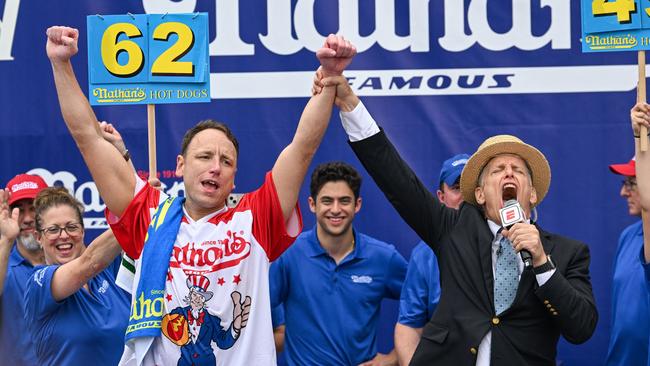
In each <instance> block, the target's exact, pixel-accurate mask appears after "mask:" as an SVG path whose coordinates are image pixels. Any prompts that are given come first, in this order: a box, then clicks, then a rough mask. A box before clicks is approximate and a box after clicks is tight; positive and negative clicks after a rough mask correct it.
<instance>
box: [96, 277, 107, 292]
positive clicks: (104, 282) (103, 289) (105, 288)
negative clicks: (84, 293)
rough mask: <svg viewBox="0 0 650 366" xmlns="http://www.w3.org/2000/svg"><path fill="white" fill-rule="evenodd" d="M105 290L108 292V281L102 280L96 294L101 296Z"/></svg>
mask: <svg viewBox="0 0 650 366" xmlns="http://www.w3.org/2000/svg"><path fill="white" fill-rule="evenodd" d="M106 290H108V281H106V280H104V281H102V285H101V286H100V287H99V289H97V292H99V293H100V294H103V293H105V292H106Z"/></svg>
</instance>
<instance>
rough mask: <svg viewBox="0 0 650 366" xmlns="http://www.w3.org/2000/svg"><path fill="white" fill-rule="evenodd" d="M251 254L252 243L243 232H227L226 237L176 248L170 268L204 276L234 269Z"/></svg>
mask: <svg viewBox="0 0 650 366" xmlns="http://www.w3.org/2000/svg"><path fill="white" fill-rule="evenodd" d="M250 254H251V243H250V242H249V241H246V239H245V236H244V232H243V231H238V232H236V231H230V230H228V231H227V232H226V237H225V238H223V239H217V240H205V241H203V242H202V243H199V244H195V243H194V242H191V243H186V244H185V245H182V246H174V249H173V252H172V257H171V259H170V261H169V266H170V267H172V268H182V269H183V270H184V271H185V272H186V273H187V274H189V273H193V274H203V273H210V272H216V271H218V270H220V269H224V268H229V267H234V266H236V265H238V264H239V263H240V262H241V261H242V260H244V259H245V258H246V257H248V256H249V255H250Z"/></svg>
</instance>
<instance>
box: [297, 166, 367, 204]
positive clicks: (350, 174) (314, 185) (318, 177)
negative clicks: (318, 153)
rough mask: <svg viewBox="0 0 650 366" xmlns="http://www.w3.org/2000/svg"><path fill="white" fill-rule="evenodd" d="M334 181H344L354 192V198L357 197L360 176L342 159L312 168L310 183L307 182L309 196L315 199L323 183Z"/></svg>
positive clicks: (359, 187)
mask: <svg viewBox="0 0 650 366" xmlns="http://www.w3.org/2000/svg"><path fill="white" fill-rule="evenodd" d="M336 181H344V182H346V183H347V184H348V186H349V187H350V189H351V190H352V192H353V193H354V198H355V199H357V198H359V191H360V190H361V176H360V175H359V172H357V170H356V169H354V168H353V167H352V166H351V165H349V164H347V163H344V162H342V161H332V162H329V163H323V164H320V165H319V166H317V167H316V169H314V172H313V173H312V174H311V183H310V184H309V193H310V196H311V198H313V199H316V196H318V193H319V192H320V190H321V188H323V186H324V185H325V183H328V182H336Z"/></svg>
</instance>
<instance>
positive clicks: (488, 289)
mask: <svg viewBox="0 0 650 366" xmlns="http://www.w3.org/2000/svg"><path fill="white" fill-rule="evenodd" d="M479 227H480V229H479V232H478V240H477V245H478V253H479V255H480V263H481V269H482V272H483V282H484V284H485V293H486V294H487V298H488V300H489V301H490V302H489V304H488V307H489V308H493V307H494V275H493V273H492V240H493V239H494V238H493V237H492V231H490V227H489V226H488V225H487V222H486V221H485V220H483V225H479Z"/></svg>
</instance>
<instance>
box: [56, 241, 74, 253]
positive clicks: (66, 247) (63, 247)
mask: <svg viewBox="0 0 650 366" xmlns="http://www.w3.org/2000/svg"><path fill="white" fill-rule="evenodd" d="M72 247H73V245H72V243H63V244H57V245H56V246H55V248H56V250H57V252H58V253H59V254H61V255H64V256H65V255H69V254H70V253H71V252H72Z"/></svg>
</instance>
